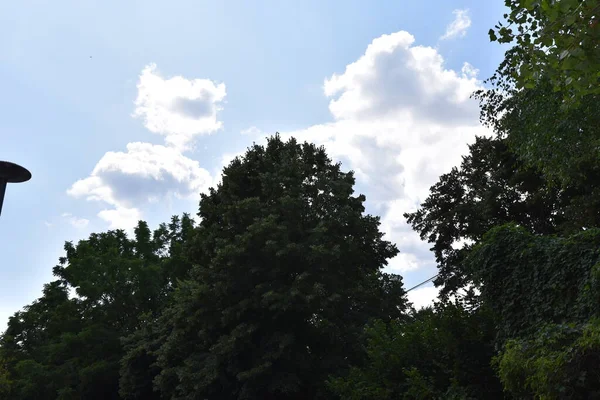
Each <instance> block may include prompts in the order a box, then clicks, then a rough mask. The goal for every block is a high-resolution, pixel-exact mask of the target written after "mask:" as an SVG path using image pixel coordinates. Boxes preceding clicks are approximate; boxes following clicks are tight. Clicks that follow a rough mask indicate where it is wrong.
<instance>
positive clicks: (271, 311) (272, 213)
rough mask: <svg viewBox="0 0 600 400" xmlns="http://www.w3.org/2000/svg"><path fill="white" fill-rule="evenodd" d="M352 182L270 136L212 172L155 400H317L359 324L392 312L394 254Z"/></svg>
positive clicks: (172, 310) (322, 158)
mask: <svg viewBox="0 0 600 400" xmlns="http://www.w3.org/2000/svg"><path fill="white" fill-rule="evenodd" d="M353 185H354V177H353V174H352V173H351V172H349V173H345V172H342V171H341V169H340V165H339V164H333V163H332V162H331V161H330V160H329V159H328V157H327V155H326V153H325V150H324V149H323V148H317V147H315V146H314V145H311V144H307V143H305V144H302V145H300V144H298V143H297V142H296V141H295V140H294V139H290V140H289V141H287V142H283V141H282V140H281V138H280V137H279V136H278V135H277V136H275V137H272V138H270V139H269V140H268V144H267V145H266V146H265V147H263V146H259V145H254V146H252V147H251V148H249V149H248V151H247V152H246V153H245V155H244V156H243V157H241V158H236V159H235V160H234V161H232V162H231V164H230V165H229V166H227V167H226V168H225V169H224V170H223V179H222V183H220V184H219V185H218V186H217V187H216V189H215V188H212V189H211V190H210V192H209V193H208V194H205V195H202V198H201V201H200V212H199V216H200V217H201V223H200V225H199V227H198V229H197V231H196V234H195V235H194V238H193V239H192V241H191V243H190V246H189V259H190V260H191V261H193V263H194V267H193V269H192V271H191V275H190V276H191V279H189V280H186V281H184V282H182V283H181V284H180V285H179V287H178V288H177V290H176V291H175V294H174V298H173V303H172V304H171V305H170V306H169V307H168V308H167V309H166V310H165V312H164V313H163V317H162V319H161V324H163V326H164V327H165V328H164V329H166V330H167V331H168V332H169V333H168V336H167V338H166V340H165V342H164V343H163V344H162V346H161V347H160V349H159V350H158V351H157V355H158V363H157V364H158V366H159V367H160V368H161V372H160V374H159V376H158V377H157V378H156V383H157V386H158V388H159V390H160V391H161V394H162V395H163V396H164V397H166V398H171V399H184V398H219V399H224V400H226V399H257V398H260V399H275V398H277V399H307V398H311V399H319V398H327V397H328V395H327V394H326V391H325V380H326V378H327V377H328V376H329V375H330V374H332V373H339V372H340V371H343V370H344V369H345V368H347V366H348V365H349V364H350V363H353V362H358V361H359V360H360V359H361V358H362V357H363V350H362V346H361V335H362V329H363V326H364V325H365V323H367V322H368V321H370V320H371V319H373V318H380V319H383V320H390V319H392V318H398V317H400V316H401V313H402V311H403V309H404V308H405V302H406V300H405V297H404V291H403V290H402V282H401V280H400V279H392V277H389V276H386V275H385V274H383V273H382V272H381V271H380V269H381V268H382V267H383V266H384V265H385V264H386V260H387V259H388V258H390V257H393V256H394V255H396V254H397V252H398V251H397V249H396V248H395V246H393V245H392V244H390V243H389V242H387V241H384V240H382V236H383V234H382V233H381V232H380V231H379V229H378V227H379V220H378V218H376V217H373V216H370V215H364V214H363V213H364V207H363V202H364V200H365V198H364V196H362V195H359V196H353Z"/></svg>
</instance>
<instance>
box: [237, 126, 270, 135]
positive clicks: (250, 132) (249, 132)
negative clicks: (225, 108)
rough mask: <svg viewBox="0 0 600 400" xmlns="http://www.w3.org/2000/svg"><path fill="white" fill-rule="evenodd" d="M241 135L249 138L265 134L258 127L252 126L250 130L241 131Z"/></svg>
mask: <svg viewBox="0 0 600 400" xmlns="http://www.w3.org/2000/svg"><path fill="white" fill-rule="evenodd" d="M240 134H242V135H247V136H259V135H264V134H265V133H264V132H263V131H261V130H260V129H258V128H257V127H255V126H251V127H250V128H248V129H244V130H243V131H241V132H240Z"/></svg>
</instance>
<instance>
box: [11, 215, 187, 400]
mask: <svg viewBox="0 0 600 400" xmlns="http://www.w3.org/2000/svg"><path fill="white" fill-rule="evenodd" d="M192 228H193V223H192V221H191V219H190V218H189V217H188V216H186V215H184V217H183V218H182V219H181V220H180V219H179V218H177V217H174V218H173V220H172V221H171V224H170V226H166V225H162V226H161V227H160V228H159V229H158V230H156V231H155V232H154V234H152V233H151V232H150V230H149V229H148V226H147V224H146V223H145V222H143V221H140V223H139V224H138V226H137V227H136V228H135V237H134V238H133V239H129V238H128V237H127V235H126V234H125V233H124V232H123V231H109V232H105V233H101V234H92V235H90V237H89V238H88V239H87V240H82V241H80V242H79V243H78V244H77V245H73V244H72V243H67V244H66V245H65V252H66V256H65V257H63V258H61V260H60V264H59V265H58V266H56V267H55V268H54V274H55V276H57V277H58V278H59V279H58V280H55V281H54V282H51V283H49V284H47V285H45V287H44V291H43V294H42V296H41V297H40V298H39V299H38V300H36V301H35V302H33V303H32V304H31V305H29V306H27V307H25V308H24V310H23V311H20V312H17V313H15V315H14V316H13V317H11V318H10V320H9V324H8V328H7V330H6V332H5V333H4V334H3V335H2V337H1V342H0V344H1V349H2V355H3V359H5V360H9V361H8V362H7V363H6V366H7V367H6V368H7V370H8V371H9V372H10V376H11V379H12V388H11V390H12V392H11V398H13V399H74V398H85V399H118V398H119V394H118V387H119V385H118V382H119V364H120V360H121V357H122V356H123V347H122V345H121V337H122V336H124V335H127V334H128V333H130V332H133V331H134V330H135V329H136V328H137V327H138V325H139V318H138V316H139V315H140V314H143V313H144V312H148V311H151V310H153V309H155V308H157V307H158V304H160V303H161V302H162V301H163V299H164V297H165V296H166V294H167V293H168V292H170V291H171V290H172V289H170V287H171V286H172V284H173V281H172V280H173V279H176V278H177V274H183V273H184V270H185V265H178V266H175V265H174V263H175V262H177V261H178V260H179V259H180V255H179V253H181V251H180V250H179V247H180V241H181V237H182V235H184V233H183V231H184V230H186V229H187V230H188V231H189V230H191V229H192ZM185 235H187V233H186V234H185ZM169 252H170V253H172V254H169ZM72 294H75V296H72Z"/></svg>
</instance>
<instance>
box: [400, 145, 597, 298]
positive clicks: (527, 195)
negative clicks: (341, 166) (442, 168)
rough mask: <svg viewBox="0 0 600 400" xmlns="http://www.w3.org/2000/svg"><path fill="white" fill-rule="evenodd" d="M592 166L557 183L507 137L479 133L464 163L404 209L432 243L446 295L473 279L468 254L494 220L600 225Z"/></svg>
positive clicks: (563, 229)
mask: <svg viewBox="0 0 600 400" xmlns="http://www.w3.org/2000/svg"><path fill="white" fill-rule="evenodd" d="M598 171H599V170H598V168H597V167H594V168H588V169H587V178H586V179H585V180H583V181H581V182H580V183H579V184H572V185H570V186H567V187H564V188H559V187H556V186H554V185H551V184H549V183H548V180H547V179H545V177H544V176H543V174H541V173H540V172H538V171H537V169H535V168H531V167H528V166H527V165H526V164H525V163H523V162H522V161H520V160H519V158H518V157H517V155H516V154H515V153H514V152H513V151H512V150H511V148H510V146H509V145H508V143H507V139H498V138H477V139H476V141H475V143H474V144H472V145H471V146H469V154H468V155H467V156H465V157H463V161H462V163H461V166H460V168H453V169H452V171H451V172H449V173H447V174H444V175H442V176H441V177H440V180H439V181H438V183H436V184H435V185H434V186H432V188H431V190H430V194H429V196H428V197H427V199H425V201H424V202H423V203H422V204H421V206H420V208H419V209H418V210H417V211H415V212H413V213H406V214H404V216H405V217H406V218H407V221H408V222H409V223H410V224H411V225H412V227H413V229H414V230H416V231H417V232H419V234H420V236H421V238H422V239H423V240H427V241H428V242H430V243H432V244H433V247H432V250H433V252H434V254H435V256H436V260H437V262H438V267H439V273H440V274H439V276H438V278H437V279H436V280H435V284H436V285H437V286H442V291H441V294H442V295H443V296H445V295H448V294H452V293H456V291H457V290H458V289H461V288H465V287H466V286H468V285H469V284H470V283H472V276H470V273H469V272H468V271H466V270H465V268H464V259H465V257H466V256H467V255H468V253H469V252H470V250H471V248H472V245H473V244H476V243H478V242H479V241H480V240H481V239H482V238H483V235H484V234H485V233H486V232H487V231H489V230H490V229H492V228H493V227H495V226H499V225H502V224H506V223H509V222H515V223H517V224H519V225H520V226H522V227H523V228H524V229H526V230H527V231H529V232H532V233H536V234H543V235H548V234H570V233H574V232H579V231H581V230H582V229H585V228H591V227H594V226H600V213H599V211H600V197H599V196H598V195H597V194H598V186H596V185H593V184H592V183H593V182H595V181H596V179H598V177H599V176H600V174H599V173H598Z"/></svg>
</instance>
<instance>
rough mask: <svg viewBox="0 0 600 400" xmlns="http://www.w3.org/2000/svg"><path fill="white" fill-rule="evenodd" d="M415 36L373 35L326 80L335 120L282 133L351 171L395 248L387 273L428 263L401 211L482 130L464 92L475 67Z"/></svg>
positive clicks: (474, 83)
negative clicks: (457, 66)
mask: <svg viewBox="0 0 600 400" xmlns="http://www.w3.org/2000/svg"><path fill="white" fill-rule="evenodd" d="M414 40H415V39H414V37H413V36H412V35H410V34H409V33H408V32H404V31H400V32H396V33H393V34H390V35H383V36H381V37H379V38H377V39H375V40H373V42H372V43H371V44H370V45H369V46H368V47H367V49H366V51H365V53H364V54H363V55H362V56H361V57H360V58H358V60H356V61H355V62H353V63H351V64H349V65H348V66H346V68H345V71H344V72H343V73H341V74H334V75H332V76H331V77H330V78H328V79H326V80H325V85H324V92H325V95H326V96H328V97H330V98H331V101H330V103H329V110H330V112H331V114H332V116H333V117H334V121H333V122H330V123H325V124H319V125H313V126H310V127H308V128H306V129H301V130H297V131H293V132H284V133H282V136H294V137H296V138H297V139H298V140H302V141H303V140H307V141H309V142H314V143H316V144H318V145H324V146H325V147H326V148H327V151H328V154H329V155H330V156H331V157H333V158H334V159H336V160H339V161H342V162H343V164H344V168H345V169H352V170H354V171H355V173H356V177H357V184H358V189H359V190H360V191H362V192H364V193H365V194H366V195H367V206H368V207H371V206H372V207H375V208H376V209H377V212H378V213H379V214H380V215H382V229H383V231H384V232H385V234H386V239H388V240H391V241H392V242H394V243H396V244H397V246H398V248H399V250H400V251H401V255H399V256H398V257H396V258H395V259H393V260H391V262H390V264H389V266H388V269H389V270H391V271H392V272H407V271H414V270H416V269H421V268H423V267H427V266H429V267H431V266H433V265H434V260H433V256H432V254H431V252H430V251H429V248H430V247H431V245H430V244H428V243H426V242H423V241H421V239H420V238H419V236H418V234H417V233H416V232H414V231H413V230H412V229H411V228H410V226H408V224H407V223H406V220H405V218H404V216H403V213H404V212H410V211H413V210H415V209H416V208H417V207H418V205H419V204H420V203H421V202H422V201H423V200H424V199H425V198H426V197H427V195H428V193H429V188H430V187H431V186H432V185H433V184H435V183H436V182H437V180H438V178H439V176H440V175H441V174H443V173H446V172H449V171H450V169H451V168H452V167H453V166H456V165H458V164H459V163H460V161H461V155H464V154H466V153H467V150H468V149H467V144H468V143H470V142H472V141H473V140H474V138H475V135H488V134H489V131H488V130H486V129H485V128H483V127H482V126H481V125H480V124H479V108H478V104H477V102H476V101H475V100H473V99H471V98H470V95H471V93H473V92H474V91H475V90H477V89H479V88H481V82H480V81H479V80H478V79H477V70H476V69H475V68H474V67H473V66H471V65H470V64H468V63H465V64H464V66H463V68H462V69H461V71H459V72H456V71H453V70H451V69H447V68H445V67H444V59H443V57H442V55H441V54H439V53H438V52H437V50H436V49H433V48H431V47H424V46H417V45H414ZM422 293H425V292H422Z"/></svg>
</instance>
